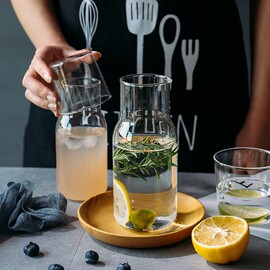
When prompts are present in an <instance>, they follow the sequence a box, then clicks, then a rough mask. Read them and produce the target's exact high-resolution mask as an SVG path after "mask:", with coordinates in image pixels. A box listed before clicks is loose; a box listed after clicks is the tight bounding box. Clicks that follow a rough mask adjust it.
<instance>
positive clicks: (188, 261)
mask: <svg viewBox="0 0 270 270" xmlns="http://www.w3.org/2000/svg"><path fill="white" fill-rule="evenodd" d="M110 178H111V173H109V179H110ZM23 179H29V180H31V181H32V182H33V183H34V184H35V190H34V194H33V196H40V195H48V194H50V193H52V192H54V191H56V174H55V169H39V168H12V167H9V168H5V167H2V168H1V167H0V193H2V192H4V191H5V189H6V184H7V183H8V182H10V181H14V182H19V181H21V180H23ZM178 180H179V185H178V189H179V191H181V192H183V193H186V194H188V195H191V196H193V197H195V198H200V197H203V196H205V195H208V194H210V193H212V192H215V180H214V175H213V174H201V173H179V179H178ZM110 183H111V181H109V184H110ZM79 205H80V203H79V202H72V201H68V207H67V214H68V215H69V217H70V220H71V223H70V224H69V225H66V226H58V227H56V228H53V229H48V230H45V231H41V232H39V233H37V234H28V233H14V232H9V233H1V232H0V269H1V270H6V269H9V270H10V269H14V270H15V269H16V270H24V269H27V270H31V269H33V270H43V269H44V270H47V269H48V266H49V265H50V264H52V263H59V264H61V265H63V266H64V267H65V269H72V270H73V269H74V270H84V269H100V268H101V269H102V268H103V269H112V270H113V269H116V267H117V265H118V264H119V263H121V262H128V263H129V264H130V265H131V269H132V270H135V269H139V270H144V269H147V270H159V269H162V270H163V269H189V270H190V269H237V270H238V269H245V270H246V269H256V270H258V269H268V268H269V263H270V242H268V241H265V240H262V239H260V238H257V237H254V236H251V239H250V243H249V246H248V248H247V250H246V252H245V254H244V255H243V256H242V257H241V259H240V260H239V261H237V262H235V263H231V264H228V265H225V266H222V265H217V264H212V263H209V262H207V261H205V260H204V259H203V258H201V257H200V256H199V255H198V254H197V253H196V252H195V251H194V249H193V246H192V243H191V240H190V238H188V239H186V240H184V241H181V242H179V243H177V244H174V245H171V246H167V247H161V248H151V249H128V248H121V247H116V246H111V245H108V244H106V243H103V242H100V241H98V240H96V239H94V238H92V237H91V236H89V235H88V233H86V232H85V231H84V230H83V228H82V227H81V225H80V222H79V220H78V218H77V209H78V207H79ZM30 241H32V242H35V243H37V244H38V245H39V246H40V255H39V256H37V257H34V258H31V257H27V256H26V255H25V254H24V252H23V247H24V246H25V245H26V244H28V243H29V242H30ZM88 250H95V251H96V252H97V253H98V254H99V257H100V262H99V264H97V265H88V264H86V263H85V261H84V254H85V252H86V251H88Z"/></svg>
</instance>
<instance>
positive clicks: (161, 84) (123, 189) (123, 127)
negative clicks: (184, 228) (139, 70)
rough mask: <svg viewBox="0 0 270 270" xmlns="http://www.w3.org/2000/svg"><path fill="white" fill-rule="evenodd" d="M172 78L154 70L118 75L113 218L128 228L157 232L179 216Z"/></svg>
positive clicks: (114, 142) (114, 139) (176, 144)
mask: <svg viewBox="0 0 270 270" xmlns="http://www.w3.org/2000/svg"><path fill="white" fill-rule="evenodd" d="M171 83H172V80H171V79H170V78H168V77H166V76H161V75H156V74H134V75H127V76H124V77H122V78H121V79H120V118H119V121H118V123H117V124H116V127H115V129H114V134H113V176H114V179H113V192H114V217H115V219H116V221H117V222H118V223H119V224H120V225H122V226H124V227H126V228H129V229H134V230H140V231H144V230H158V229H161V228H164V227H166V226H168V225H169V224H171V223H172V222H173V221H174V219H175V218H176V215H177V150H178V142H177V135H176V129H175V126H174V124H173V123H172V121H171V118H170V113H169V101H170V89H171Z"/></svg>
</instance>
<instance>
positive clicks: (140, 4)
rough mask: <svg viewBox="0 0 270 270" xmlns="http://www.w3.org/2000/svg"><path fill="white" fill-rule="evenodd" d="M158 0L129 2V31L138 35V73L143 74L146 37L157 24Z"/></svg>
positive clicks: (132, 0)
mask: <svg viewBox="0 0 270 270" xmlns="http://www.w3.org/2000/svg"><path fill="white" fill-rule="evenodd" d="M157 15H158V2H157V1H156V0H127V1H126V18H127V26H128V30H129V31H130V32H131V33H132V34H134V35H137V73H138V74H140V73H142V72H143V42H144V36H145V35H149V34H150V33H152V32H153V30H154V29H155V26H156V22H157Z"/></svg>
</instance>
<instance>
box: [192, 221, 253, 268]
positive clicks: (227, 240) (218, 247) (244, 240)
mask: <svg viewBox="0 0 270 270" xmlns="http://www.w3.org/2000/svg"><path fill="white" fill-rule="evenodd" d="M249 236H250V232H249V226H248V223H247V222H246V221H245V220H244V219H242V218H239V217H235V216H213V217H209V218H206V219H204V220H203V221H201V222H200V223H199V224H198V225H197V226H195V227H194V229H193V230H192V233H191V239H192V244H193V246H194V249H195V251H196V252H197V253H198V254H199V255H200V256H202V257H203V258H204V259H206V260H207V261H209V262H212V263H219V264H226V263H229V262H233V261H236V260H238V259H239V258H240V257H241V256H242V255H243V253H244V252H245V250H246V248H247V245H248V242H249Z"/></svg>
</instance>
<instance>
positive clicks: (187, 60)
mask: <svg viewBox="0 0 270 270" xmlns="http://www.w3.org/2000/svg"><path fill="white" fill-rule="evenodd" d="M194 41H195V46H194V50H192V43H193V40H192V39H189V40H188V49H187V40H186V39H183V40H182V47H181V50H182V58H183V61H184V66H185V70H186V75H187V83H186V90H192V87H193V72H194V69H195V66H196V63H197V60H198V57H199V40H198V39H195V40H194ZM192 51H193V52H192Z"/></svg>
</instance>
